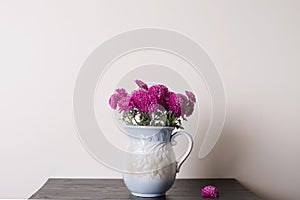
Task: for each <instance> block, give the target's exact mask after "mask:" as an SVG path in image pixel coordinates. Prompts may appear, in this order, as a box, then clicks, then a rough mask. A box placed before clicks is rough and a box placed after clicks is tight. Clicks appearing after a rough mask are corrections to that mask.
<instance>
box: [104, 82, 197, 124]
mask: <svg viewBox="0 0 300 200" xmlns="http://www.w3.org/2000/svg"><path fill="white" fill-rule="evenodd" d="M135 83H136V84H137V85H138V86H139V89H138V90H134V91H133V92H132V93H131V94H128V93H127V92H126V90H125V89H123V88H121V89H116V93H115V94H113V95H111V97H110V98H109V105H110V106H111V108H112V109H114V110H116V109H118V110H119V112H120V113H121V114H122V120H123V121H124V122H125V123H126V125H133V126H171V127H176V128H182V129H183V127H182V120H186V117H189V116H190V115H191V114H192V113H193V111H194V105H195V103H196V98H195V95H194V94H193V93H192V92H189V91H186V92H185V94H186V95H184V94H176V93H174V92H172V91H170V90H169V89H168V88H167V87H166V86H164V85H161V84H158V85H152V86H151V87H148V85H147V84H145V83H144V82H142V81H141V80H136V81H135Z"/></svg>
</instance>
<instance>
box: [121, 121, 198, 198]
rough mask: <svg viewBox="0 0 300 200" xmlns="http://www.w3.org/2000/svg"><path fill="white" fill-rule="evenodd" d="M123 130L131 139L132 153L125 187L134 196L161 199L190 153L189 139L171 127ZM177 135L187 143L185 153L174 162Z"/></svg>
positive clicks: (128, 159)
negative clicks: (158, 197)
mask: <svg viewBox="0 0 300 200" xmlns="http://www.w3.org/2000/svg"><path fill="white" fill-rule="evenodd" d="M125 131H126V134H127V135H128V136H129V138H130V144H129V146H128V151H129V152H131V153H132V154H131V156H130V157H128V158H127V159H126V163H125V165H126V168H127V172H126V173H123V180H124V183H125V185H126V186H127V188H128V189H129V190H130V191H131V193H132V194H133V195H135V196H140V197H157V196H163V195H164V194H165V193H166V191H168V190H169V189H170V188H171V187H172V185H173V183H174V181H175V178H176V173H177V172H179V169H180V167H181V165H182V163H183V162H184V161H185V159H186V158H187V157H188V155H189V154H190V152H191V150H192V146H193V140H192V137H191V136H190V135H189V134H188V133H186V132H184V131H177V132H173V131H174V128H172V127H155V126H153V127H151V126H126V127H125ZM180 135H183V136H186V137H187V139H188V142H189V143H188V147H187V150H186V152H185V154H184V155H183V156H182V157H180V158H179V159H178V160H176V156H175V153H174V150H173V146H174V145H176V142H175V138H176V137H177V136H180Z"/></svg>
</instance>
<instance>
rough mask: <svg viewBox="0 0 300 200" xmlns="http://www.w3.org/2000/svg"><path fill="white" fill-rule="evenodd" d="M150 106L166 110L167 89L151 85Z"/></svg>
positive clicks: (162, 86)
mask: <svg viewBox="0 0 300 200" xmlns="http://www.w3.org/2000/svg"><path fill="white" fill-rule="evenodd" d="M148 92H149V97H150V101H151V104H159V105H161V106H163V107H164V108H166V109H167V98H168V95H169V93H168V92H169V91H168V88H167V87H166V86H164V85H153V86H151V87H150V88H149V90H148Z"/></svg>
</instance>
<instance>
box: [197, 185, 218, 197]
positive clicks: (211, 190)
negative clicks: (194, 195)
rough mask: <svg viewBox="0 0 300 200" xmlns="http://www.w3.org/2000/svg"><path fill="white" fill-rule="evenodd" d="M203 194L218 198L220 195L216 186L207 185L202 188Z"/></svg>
mask: <svg viewBox="0 0 300 200" xmlns="http://www.w3.org/2000/svg"><path fill="white" fill-rule="evenodd" d="M201 195H202V196H203V197H213V198H216V197H218V196H219V191H218V189H217V188H216V187H215V186H211V185H209V186H205V187H204V188H202V190H201Z"/></svg>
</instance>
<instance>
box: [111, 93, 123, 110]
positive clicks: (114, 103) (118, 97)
mask: <svg viewBox="0 0 300 200" xmlns="http://www.w3.org/2000/svg"><path fill="white" fill-rule="evenodd" d="M116 92H117V93H115V94H113V95H111V96H110V98H109V105H110V107H111V108H112V109H114V110H115V109H116V108H117V105H118V102H119V101H120V100H121V99H122V98H123V97H126V96H127V92H126V90H125V89H123V88H119V89H116Z"/></svg>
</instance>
